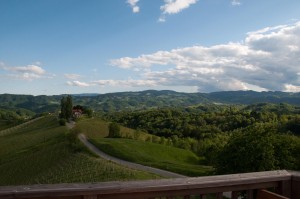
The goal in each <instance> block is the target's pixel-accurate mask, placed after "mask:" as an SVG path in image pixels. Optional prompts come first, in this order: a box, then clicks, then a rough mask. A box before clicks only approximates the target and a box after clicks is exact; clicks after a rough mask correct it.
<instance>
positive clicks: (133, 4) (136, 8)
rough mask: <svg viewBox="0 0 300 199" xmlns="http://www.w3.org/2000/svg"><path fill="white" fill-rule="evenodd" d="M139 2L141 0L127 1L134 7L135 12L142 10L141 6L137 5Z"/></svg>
mask: <svg viewBox="0 0 300 199" xmlns="http://www.w3.org/2000/svg"><path fill="white" fill-rule="evenodd" d="M138 2H139V0H127V3H128V4H129V5H130V7H131V8H132V12H133V13H138V12H140V7H139V6H137V3H138Z"/></svg>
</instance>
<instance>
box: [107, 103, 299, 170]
mask: <svg viewBox="0 0 300 199" xmlns="http://www.w3.org/2000/svg"><path fill="white" fill-rule="evenodd" d="M299 113H300V107H297V106H292V105H289V104H285V103H280V104H270V103H260V104H254V105H248V106H245V105H211V106H203V105H200V106H193V107H187V108H162V109H152V110H145V111H129V112H128V111H125V112H117V113H108V114H106V115H105V118H106V120H108V121H114V122H116V123H119V124H122V125H124V126H126V127H129V128H133V129H136V130H137V131H145V132H148V133H150V134H152V135H153V139H152V140H149V141H151V142H157V143H161V144H166V145H172V146H176V147H179V148H184V149H189V150H191V151H193V152H195V153H196V154H198V155H199V156H204V157H205V160H206V163H207V164H208V165H213V166H214V167H215V168H216V173H222V174H224V173H235V172H249V171H264V170H274V169H294V170H299V169H300V138H299V132H300V115H299Z"/></svg>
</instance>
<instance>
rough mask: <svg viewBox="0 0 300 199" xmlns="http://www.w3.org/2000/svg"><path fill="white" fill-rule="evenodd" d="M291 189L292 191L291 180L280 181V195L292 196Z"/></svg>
mask: <svg viewBox="0 0 300 199" xmlns="http://www.w3.org/2000/svg"><path fill="white" fill-rule="evenodd" d="M291 191H292V182H291V180H288V181H281V182H280V185H279V194H280V195H283V196H285V197H288V198H291Z"/></svg>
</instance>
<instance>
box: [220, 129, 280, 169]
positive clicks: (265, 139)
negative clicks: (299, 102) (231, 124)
mask: <svg viewBox="0 0 300 199" xmlns="http://www.w3.org/2000/svg"><path fill="white" fill-rule="evenodd" d="M275 134H276V128H275V127H274V125H272V124H256V125H252V126H249V127H247V128H245V129H243V130H238V131H235V132H234V135H233V136H232V137H231V138H230V140H229V142H228V143H227V145H225V147H224V149H223V150H222V151H221V152H220V154H219V157H218V158H217V161H218V162H217V172H218V173H243V172H256V171H266V170H273V169H276V165H275V164H276V158H275V151H274V145H273V143H274V140H275Z"/></svg>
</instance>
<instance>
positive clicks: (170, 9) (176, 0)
mask: <svg viewBox="0 0 300 199" xmlns="http://www.w3.org/2000/svg"><path fill="white" fill-rule="evenodd" d="M197 1H198V0H165V4H164V5H163V6H161V7H160V10H161V11H162V12H163V14H177V13H179V12H181V11H182V10H184V9H186V8H188V7H190V5H192V4H195V3H196V2H197Z"/></svg>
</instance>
